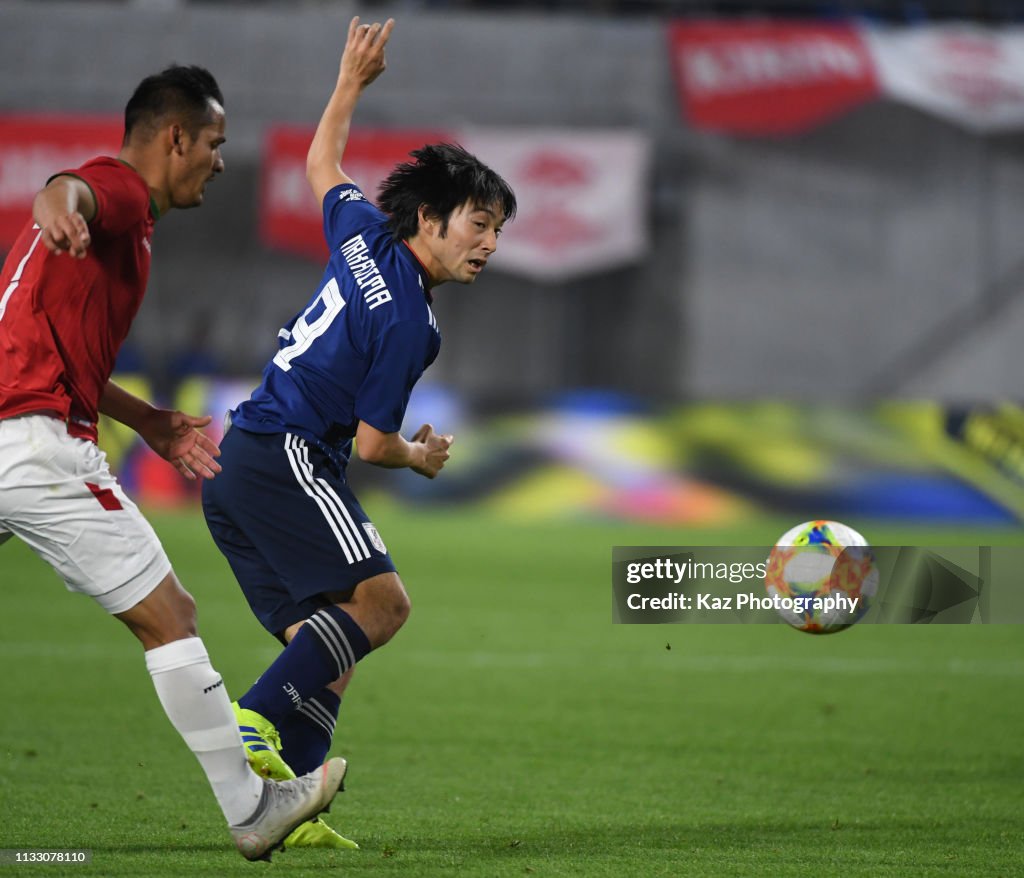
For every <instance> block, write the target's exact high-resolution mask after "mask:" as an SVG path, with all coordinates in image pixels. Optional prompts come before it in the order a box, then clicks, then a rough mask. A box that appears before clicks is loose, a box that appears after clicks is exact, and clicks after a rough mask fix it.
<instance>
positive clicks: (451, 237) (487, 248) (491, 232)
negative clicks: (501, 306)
mask: <svg viewBox="0 0 1024 878" xmlns="http://www.w3.org/2000/svg"><path fill="white" fill-rule="evenodd" d="M504 224H505V215H504V214H503V213H502V212H501V211H500V210H499V209H498V207H497V206H496V205H492V206H490V207H479V206H477V205H475V204H469V203H467V204H463V205H462V206H461V207H457V208H455V210H453V211H452V214H451V216H450V217H449V218H448V233H447V234H446V235H445V236H444V237H443V238H442V237H440V235H439V234H438V235H437V236H435V237H433V238H432V241H431V245H432V246H431V249H432V250H433V255H434V258H435V260H436V262H437V264H438V268H439V271H440V275H441V276H439V277H437V278H434V281H435V283H443V282H444V281H446V280H453V281H455V282H456V283H460V284H471V283H473V281H475V280H476V278H477V275H479V274H480V272H481V271H483V270H484V266H485V265H486V264H487V260H488V259H489V258H490V257H491V255H492V254H493V253H494V251H495V250H497V249H498V235H500V234H501V227H502V226H503V225H504Z"/></svg>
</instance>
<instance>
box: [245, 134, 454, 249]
mask: <svg viewBox="0 0 1024 878" xmlns="http://www.w3.org/2000/svg"><path fill="white" fill-rule="evenodd" d="M314 131H315V129H314V128H312V127H295V126H290V125H278V126H275V127H274V128H272V129H271V130H270V131H269V132H268V134H267V139H266V144H265V148H264V156H263V174H262V183H261V186H260V191H261V196H260V198H261V209H260V216H261V227H260V237H261V239H262V240H263V242H264V243H265V244H268V245H270V246H272V247H277V248H279V249H283V250H288V251H290V252H293V253H299V254H301V255H304V256H309V257H311V258H313V259H317V260H321V261H322V260H326V258H327V245H326V244H325V243H324V235H323V220H322V213H321V208H320V205H319V204H317V203H316V199H315V198H314V197H313V192H312V190H311V189H310V188H309V183H308V182H306V152H307V150H308V149H309V144H310V141H311V140H312V139H313V132H314ZM454 139H455V138H454V135H452V134H451V133H445V132H439V131H426V130H414V131H410V130H402V131H381V130H377V131H368V130H361V131H353V132H352V134H351V135H350V137H349V140H348V144H347V145H346V147H345V163H344V170H345V173H346V174H347V175H348V176H349V177H351V178H352V179H353V180H355V182H356V183H357V184H358V186H359V187H360V188H361V189H362V190H363V191H364V192H365V193H366V196H367V198H369V199H371V200H375V199H376V197H377V190H378V188H379V187H380V184H381V181H383V179H384V178H385V177H386V176H387V175H388V174H389V173H390V172H391V170H392V168H394V166H395V165H396V164H398V163H399V162H403V161H407V160H408V158H409V152H410V151H411V150H414V149H418V148H419V147H421V146H423V144H425V143H438V142H440V141H446V140H448V141H450V140H454Z"/></svg>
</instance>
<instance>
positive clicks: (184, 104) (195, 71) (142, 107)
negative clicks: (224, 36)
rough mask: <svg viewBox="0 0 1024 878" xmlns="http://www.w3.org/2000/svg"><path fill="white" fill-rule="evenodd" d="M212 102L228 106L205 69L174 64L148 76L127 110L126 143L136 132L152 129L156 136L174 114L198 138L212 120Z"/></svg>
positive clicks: (140, 85) (210, 74)
mask: <svg viewBox="0 0 1024 878" xmlns="http://www.w3.org/2000/svg"><path fill="white" fill-rule="evenodd" d="M211 98H212V99H213V100H215V101H216V102H217V103H218V104H220V105H221V106H222V107H223V106H224V96H223V95H222V94H221V92H220V86H218V85H217V80H216V79H214V78H213V74H212V73H210V71H209V70H207V69H206V68H205V67H197V66H195V65H190V66H187V67H186V66H182V65H180V64H172V65H171V66H170V67H168V68H166V69H165V70H162V71H161V72H160V73H154V74H153V75H152V76H147V77H146V78H145V79H144V80H142V82H140V83H139V85H138V87H137V88H136V89H135V93H134V94H133V95H132V96H131V98H130V99H129V101H128V104H127V105H126V106H125V108H124V139H125V143H127V142H128V138H129V136H130V135H131V134H132V133H133V132H134V131H135V130H136V129H143V128H148V129H149V131H148V132H147V134H152V133H154V132H155V131H156V128H157V126H158V125H159V123H160V121H161V120H162V119H163V118H164V117H166V116H168V115H170V114H175V115H178V116H179V117H180V118H181V121H182V124H183V125H184V126H185V129H186V130H187V131H188V133H189V135H190V136H192V137H195V136H196V135H197V134H198V133H199V129H200V128H202V127H203V126H204V125H206V124H208V123H209V121H210V119H211V116H210V99H211Z"/></svg>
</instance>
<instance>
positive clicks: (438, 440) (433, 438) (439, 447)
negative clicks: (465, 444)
mask: <svg viewBox="0 0 1024 878" xmlns="http://www.w3.org/2000/svg"><path fill="white" fill-rule="evenodd" d="M412 441H413V442H421V443H422V444H423V445H425V446H426V454H425V457H424V461H423V464H422V465H421V466H413V467H412V468H411V469H412V471H413V472H415V473H419V474H420V475H421V476H426V477H427V478H428V479H432V478H434V477H435V476H436V475H437V474H438V473H439V472H441V469H442V467H443V466H444V465H445V461H447V460H448V458H449V457H451V455H450V454H449V453H448V449H449V448H451V447H452V443H453V442H454V441H455V437H454V436H452V435H451V434H450V433H449V434H447V435H443V436H441V435H438V434H437V433H435V432H434V428H433V426H432V425H430V424H424V425H423V426H422V427H420V428H419V429H418V430H417V431H416V432H415V433H414V434H413V437H412Z"/></svg>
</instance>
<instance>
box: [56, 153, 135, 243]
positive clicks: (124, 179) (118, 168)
mask: <svg viewBox="0 0 1024 878" xmlns="http://www.w3.org/2000/svg"><path fill="white" fill-rule="evenodd" d="M64 175H67V176H70V177H78V179H80V180H82V181H83V182H84V183H85V184H86V185H87V186H88V187H89V188H90V189H91V190H92V194H93V197H94V198H95V199H96V216H94V217H93V219H92V222H90V223H89V230H90V231H91V232H93V233H96V232H102V233H104V234H108V235H119V234H123V233H124V232H126V231H127V230H128V229H130V228H132V227H133V226H135V225H137V224H138V222H139V220H140V219H142V218H144V217H145V216H146V213H147V212H148V210H149V189H148V188H147V187H146V184H145V182H144V181H143V179H142V178H141V177H140V176H139V175H138V174H137V173H136V172H135V171H133V170H132V169H131V168H129V167H128V166H127V165H124V164H122V163H121V162H117V161H115V160H113V159H108V160H101V161H100V162H96V163H92V162H89V163H87V164H85V165H83V166H82V167H81V168H77V169H76V170H73V171H61V172H60V173H59V174H55V175H54V176H55V177H60V176H64ZM51 179H53V178H52V177H51Z"/></svg>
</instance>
